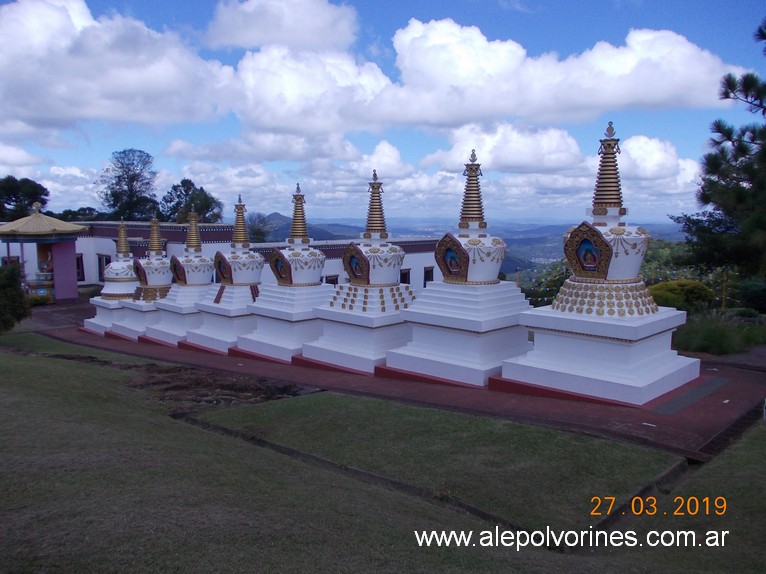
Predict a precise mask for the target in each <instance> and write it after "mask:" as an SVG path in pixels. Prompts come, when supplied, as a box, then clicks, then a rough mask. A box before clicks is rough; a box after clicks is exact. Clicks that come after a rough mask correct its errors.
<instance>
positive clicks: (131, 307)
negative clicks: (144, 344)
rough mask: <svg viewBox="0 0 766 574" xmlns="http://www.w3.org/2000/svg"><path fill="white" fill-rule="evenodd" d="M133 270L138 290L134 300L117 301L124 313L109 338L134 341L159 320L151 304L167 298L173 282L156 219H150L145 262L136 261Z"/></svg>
mask: <svg viewBox="0 0 766 574" xmlns="http://www.w3.org/2000/svg"><path fill="white" fill-rule="evenodd" d="M133 268H134V269H135V272H136V276H137V277H138V283H139V284H138V287H136V290H135V292H134V293H133V299H120V304H121V305H122V306H123V308H124V309H125V312H124V313H123V315H122V319H121V320H120V321H119V322H116V321H115V323H114V324H113V325H112V329H111V330H110V331H109V333H108V334H114V335H118V336H121V337H125V338H128V339H132V340H134V341H135V340H137V339H138V337H140V336H141V335H143V334H144V333H145V332H146V328H147V327H148V326H149V325H154V324H155V323H156V322H158V321H159V320H160V317H159V312H158V311H157V308H156V307H155V306H154V304H155V302H156V301H157V300H160V299H162V298H163V297H165V296H166V295H167V294H168V292H169V291H170V285H171V283H172V281H173V274H172V273H171V272H170V261H169V260H168V258H167V257H165V252H164V251H163V249H162V238H161V237H160V222H159V221H158V220H157V218H154V219H152V221H151V223H150V230H149V247H148V250H147V252H146V258H145V259H135V260H134V261H133Z"/></svg>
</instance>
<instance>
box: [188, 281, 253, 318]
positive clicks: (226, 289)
mask: <svg viewBox="0 0 766 574" xmlns="http://www.w3.org/2000/svg"><path fill="white" fill-rule="evenodd" d="M253 287H254V288H255V289H257V288H258V287H257V285H253ZM253 302H255V299H254V298H253V288H251V286H250V285H222V284H214V285H211V286H210V287H209V288H208V290H207V291H206V292H205V294H204V295H203V296H202V298H201V299H200V300H199V301H198V302H197V303H196V307H197V309H199V310H200V311H207V312H210V313H215V314H217V315H228V316H229V317H237V316H240V315H249V314H250V313H251V311H249V310H248V308H247V306H248V305H250V304H251V303H253Z"/></svg>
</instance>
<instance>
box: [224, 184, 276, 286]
mask: <svg viewBox="0 0 766 574" xmlns="http://www.w3.org/2000/svg"><path fill="white" fill-rule="evenodd" d="M246 211H247V210H246V209H245V206H244V204H243V203H242V196H239V200H238V202H237V204H236V205H235V206H234V213H235V216H234V233H233V236H232V239H231V251H230V252H229V253H227V254H225V255H224V254H223V253H222V252H221V251H218V252H216V254H215V261H214V264H215V269H216V271H217V272H218V275H219V277H220V278H221V283H222V284H223V285H257V284H259V283H260V282H261V271H262V270H263V265H264V263H265V259H264V257H263V255H261V254H260V253H257V252H255V251H250V242H249V240H248V236H247V226H246V225H245V212H246Z"/></svg>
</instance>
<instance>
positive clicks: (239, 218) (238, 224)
mask: <svg viewBox="0 0 766 574" xmlns="http://www.w3.org/2000/svg"><path fill="white" fill-rule="evenodd" d="M246 211H247V209H245V206H244V204H243V203H242V195H240V196H239V198H238V200H237V204H236V205H235V206H234V213H235V215H234V233H233V235H232V237H231V246H232V247H234V246H235V244H241V245H242V247H250V241H249V237H248V236H247V225H246V224H245V212H246Z"/></svg>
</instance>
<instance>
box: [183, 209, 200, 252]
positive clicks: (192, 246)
mask: <svg viewBox="0 0 766 574" xmlns="http://www.w3.org/2000/svg"><path fill="white" fill-rule="evenodd" d="M198 217H199V216H198V215H197V212H196V211H190V212H189V227H188V228H187V229H186V249H188V250H189V251H194V252H196V253H199V252H201V251H202V241H201V240H200V236H199V226H198V225H197V221H198Z"/></svg>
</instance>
